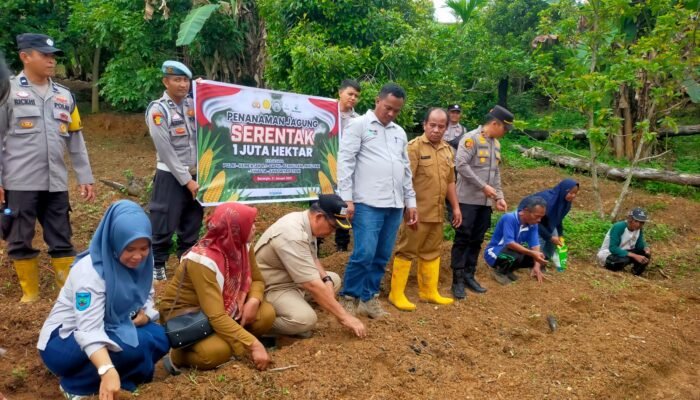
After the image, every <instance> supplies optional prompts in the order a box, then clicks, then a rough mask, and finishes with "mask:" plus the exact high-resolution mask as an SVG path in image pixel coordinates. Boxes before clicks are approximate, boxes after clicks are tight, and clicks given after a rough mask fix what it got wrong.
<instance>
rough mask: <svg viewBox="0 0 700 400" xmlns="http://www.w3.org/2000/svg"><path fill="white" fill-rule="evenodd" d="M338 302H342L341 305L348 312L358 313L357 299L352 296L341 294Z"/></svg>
mask: <svg viewBox="0 0 700 400" xmlns="http://www.w3.org/2000/svg"><path fill="white" fill-rule="evenodd" d="M338 302H339V303H340V305H341V306H343V308H344V309H345V311H347V312H348V314H350V315H352V316H355V314H356V313H357V304H356V300H355V298H354V297H352V296H340V299H338Z"/></svg>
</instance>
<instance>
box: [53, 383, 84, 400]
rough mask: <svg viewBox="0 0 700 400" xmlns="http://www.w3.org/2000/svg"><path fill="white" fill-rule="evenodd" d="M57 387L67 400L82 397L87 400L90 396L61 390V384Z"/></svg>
mask: <svg viewBox="0 0 700 400" xmlns="http://www.w3.org/2000/svg"><path fill="white" fill-rule="evenodd" d="M58 389H59V390H60V391H61V394H62V395H63V397H65V398H66V399H68V400H83V399H85V400H87V399H89V398H90V396H82V395H79V394H70V393H68V392H66V391H65V390H63V386H61V385H58Z"/></svg>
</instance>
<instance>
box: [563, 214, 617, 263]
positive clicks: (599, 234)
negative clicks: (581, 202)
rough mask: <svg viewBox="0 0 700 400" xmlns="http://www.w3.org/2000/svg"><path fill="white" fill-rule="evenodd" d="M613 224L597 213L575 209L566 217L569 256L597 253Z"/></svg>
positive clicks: (565, 225) (585, 255)
mask: <svg viewBox="0 0 700 400" xmlns="http://www.w3.org/2000/svg"><path fill="white" fill-rule="evenodd" d="M611 226H612V224H611V223H610V222H609V221H607V220H604V219H601V218H600V217H598V215H597V214H596V213H593V212H587V211H576V210H573V211H571V212H570V213H569V215H568V216H567V217H566V218H565V219H564V236H565V237H566V243H567V245H568V246H569V256H574V257H588V256H590V255H591V254H595V253H596V252H597V251H598V249H599V248H600V245H601V244H602V243H603V239H604V238H605V234H606V233H607V232H608V229H610V227H611Z"/></svg>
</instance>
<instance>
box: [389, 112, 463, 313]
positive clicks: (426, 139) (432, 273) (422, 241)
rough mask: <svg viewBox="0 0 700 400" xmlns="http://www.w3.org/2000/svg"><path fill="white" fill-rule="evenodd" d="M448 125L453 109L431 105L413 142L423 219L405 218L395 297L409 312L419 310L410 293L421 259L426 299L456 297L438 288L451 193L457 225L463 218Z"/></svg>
mask: <svg viewBox="0 0 700 400" xmlns="http://www.w3.org/2000/svg"><path fill="white" fill-rule="evenodd" d="M446 127H447V112H446V111H445V110H444V109H442V108H431V109H430V110H428V113H427V114H426V116H425V120H424V121H423V131H424V133H423V135H422V136H420V137H417V138H415V139H413V140H411V141H410V142H408V159H409V161H410V163H411V173H412V175H413V189H414V190H415V192H416V202H417V204H418V214H419V215H421V220H420V221H419V222H418V224H417V225H413V226H414V227H415V228H413V227H410V226H407V225H406V223H405V222H404V223H403V224H402V225H401V230H400V231H399V244H398V246H397V251H396V255H395V256H394V269H393V272H392V274H391V293H389V302H390V303H391V304H393V305H394V306H395V307H396V308H398V309H399V310H403V311H412V310H415V309H416V306H415V305H414V304H413V303H411V302H410V301H408V299H407V298H406V296H405V294H404V289H405V288H406V281H407V280H408V274H409V272H410V270H411V263H412V261H413V260H414V259H416V258H417V259H418V296H419V297H420V299H421V300H423V301H427V302H430V303H435V304H451V303H452V302H453V301H454V300H452V299H450V298H446V297H442V296H440V293H438V290H437V287H438V282H439V275H440V248H441V247H442V219H443V215H444V214H445V210H444V207H445V198H446V197H447V199H448V200H449V202H450V205H451V207H452V213H453V218H452V225H453V226H455V227H457V226H459V225H460V224H461V223H462V212H461V211H460V209H459V203H458V202H457V192H456V189H455V175H454V162H453V159H454V154H453V153H452V148H451V147H450V145H449V144H447V143H446V142H445V141H443V140H442V138H443V135H444V134H445V128H446Z"/></svg>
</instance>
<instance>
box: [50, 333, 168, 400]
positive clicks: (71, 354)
mask: <svg viewBox="0 0 700 400" xmlns="http://www.w3.org/2000/svg"><path fill="white" fill-rule="evenodd" d="M59 329H60V328H56V329H55V330H54V331H53V333H51V338H50V339H49V342H48V343H47V344H46V349H44V350H43V351H42V350H40V351H39V355H40V356H41V359H42V360H43V361H44V364H46V367H47V368H48V369H49V370H50V371H51V372H53V373H54V374H55V375H56V376H58V378H59V381H60V383H61V387H63V389H64V390H65V391H66V392H68V393H70V394H77V395H91V394H97V393H98V392H99V391H100V382H101V381H100V376H99V375H98V374H97V369H96V368H95V366H94V365H93V364H92V362H90V359H89V358H88V356H87V354H85V352H84V351H83V350H81V349H80V345H78V342H76V341H75V337H74V336H73V334H70V336H68V337H67V338H65V339H61V337H60V336H59V335H58V331H59ZM136 332H137V334H138V338H139V344H138V346H137V347H131V346H129V345H128V344H125V343H124V342H122V341H121V340H119V338H118V337H117V336H116V335H113V334H111V333H107V336H109V338H110V339H112V340H113V341H115V342H116V343H117V344H118V345H119V347H121V348H122V351H116V352H113V351H110V352H109V358H110V359H111V360H112V364H114V367H115V368H116V369H117V372H119V379H120V381H121V387H122V389H126V390H128V391H131V392H133V391H134V390H136V386H137V385H140V384H142V383H146V382H150V381H151V380H152V379H153V372H154V370H155V363H156V362H158V360H160V359H161V358H162V357H163V356H165V355H166V354H168V350H169V349H170V343H169V342H168V337H167V336H165V330H164V329H163V327H162V326H160V325H158V324H155V323H153V322H149V323H148V324H146V325H144V326H141V327H138V328H136Z"/></svg>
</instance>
